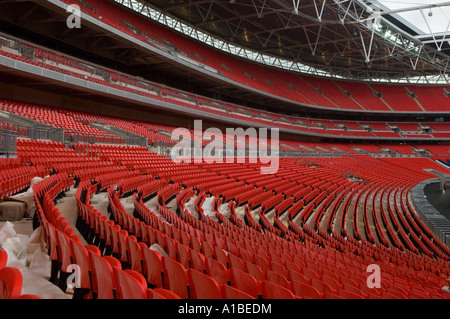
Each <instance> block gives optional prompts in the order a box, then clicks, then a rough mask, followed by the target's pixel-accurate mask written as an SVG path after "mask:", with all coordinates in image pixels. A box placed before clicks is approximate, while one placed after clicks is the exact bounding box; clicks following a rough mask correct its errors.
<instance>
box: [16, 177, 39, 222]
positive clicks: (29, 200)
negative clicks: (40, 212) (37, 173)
mask: <svg viewBox="0 0 450 319" xmlns="http://www.w3.org/2000/svg"><path fill="white" fill-rule="evenodd" d="M42 180H43V178H41V177H33V178H32V179H31V182H30V188H28V189H27V191H26V192H23V193H19V194H16V195H13V196H9V198H11V199H14V200H18V201H21V202H24V203H25V216H26V217H33V216H34V212H35V207H34V195H33V194H34V193H33V185H34V184H36V183H39V182H40V181H42Z"/></svg>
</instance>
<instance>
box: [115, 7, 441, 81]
mask: <svg viewBox="0 0 450 319" xmlns="http://www.w3.org/2000/svg"><path fill="white" fill-rule="evenodd" d="M114 1H116V2H118V3H121V4H123V5H125V6H127V7H129V8H131V9H133V10H135V11H138V12H140V13H141V14H144V15H146V16H148V17H150V18H152V19H154V20H157V21H159V22H161V23H163V24H165V25H167V26H169V27H172V28H174V29H177V30H178V31H181V32H183V33H184V34H186V35H188V36H191V37H193V38H197V39H198V40H200V41H202V42H205V43H207V44H209V45H212V46H214V47H216V48H218V49H220V50H223V51H227V52H229V53H233V54H236V55H240V56H242V57H245V58H249V59H252V60H255V61H257V62H260V63H265V64H268V65H272V66H277V67H282V68H285V69H290V70H293V71H300V72H304V73H309V74H315V75H323V76H333V77H340V78H349V79H357V80H371V81H390V82H412V83H432V84H435V83H446V84H447V83H448V79H447V74H448V67H449V62H450V37H449V35H448V33H449V31H450V1H439V0H433V1H427V3H426V4H424V3H419V2H418V0H395V1H394V0H392V1H391V0H389V1H388V0H386V1H385V0H378V1H377V0H373V1H367V0H271V1H268V0H246V1H243V0H171V1H165V0H114Z"/></svg>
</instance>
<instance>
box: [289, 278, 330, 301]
mask: <svg viewBox="0 0 450 319" xmlns="http://www.w3.org/2000/svg"><path fill="white" fill-rule="evenodd" d="M292 290H293V291H294V293H295V295H297V296H299V297H307V298H311V299H323V294H321V293H320V292H319V291H318V290H317V289H316V288H314V287H313V286H311V285H308V284H305V283H303V282H299V281H293V282H292Z"/></svg>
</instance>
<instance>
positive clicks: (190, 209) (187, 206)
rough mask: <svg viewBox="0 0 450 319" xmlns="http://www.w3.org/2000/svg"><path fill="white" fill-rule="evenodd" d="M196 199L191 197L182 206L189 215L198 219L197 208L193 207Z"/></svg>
mask: <svg viewBox="0 0 450 319" xmlns="http://www.w3.org/2000/svg"><path fill="white" fill-rule="evenodd" d="M196 198H197V196H192V197H191V198H189V200H188V201H186V203H185V204H184V209H186V210H187V211H188V212H189V214H191V215H192V216H194V217H195V218H198V212H197V208H196V207H195V199H196Z"/></svg>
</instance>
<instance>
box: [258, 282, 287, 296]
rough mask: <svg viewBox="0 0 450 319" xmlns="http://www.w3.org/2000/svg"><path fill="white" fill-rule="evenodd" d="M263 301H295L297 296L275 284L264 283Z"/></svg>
mask: <svg viewBox="0 0 450 319" xmlns="http://www.w3.org/2000/svg"><path fill="white" fill-rule="evenodd" d="M262 295H263V299H295V295H294V294H293V293H292V292H291V291H290V290H289V289H286V288H284V287H282V286H280V285H277V284H275V283H273V282H270V281H267V280H264V281H263V282H262Z"/></svg>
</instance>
